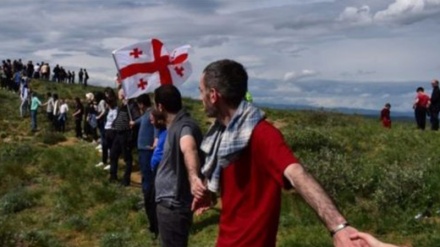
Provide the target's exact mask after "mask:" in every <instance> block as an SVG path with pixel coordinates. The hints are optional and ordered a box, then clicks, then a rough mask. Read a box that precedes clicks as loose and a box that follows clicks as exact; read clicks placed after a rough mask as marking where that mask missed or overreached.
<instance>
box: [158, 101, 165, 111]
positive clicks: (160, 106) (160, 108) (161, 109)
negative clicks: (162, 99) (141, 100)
mask: <svg viewBox="0 0 440 247" xmlns="http://www.w3.org/2000/svg"><path fill="white" fill-rule="evenodd" d="M157 110H159V111H160V112H163V110H164V109H163V106H162V104H161V103H158V104H157Z"/></svg>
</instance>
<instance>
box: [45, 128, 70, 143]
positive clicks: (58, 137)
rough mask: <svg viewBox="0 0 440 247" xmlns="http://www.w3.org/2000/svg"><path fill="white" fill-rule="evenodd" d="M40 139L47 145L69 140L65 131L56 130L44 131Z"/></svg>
mask: <svg viewBox="0 0 440 247" xmlns="http://www.w3.org/2000/svg"><path fill="white" fill-rule="evenodd" d="M40 139H41V142H42V143H44V144H47V145H55V144H57V143H60V142H64V141H66V140H67V139H66V137H65V136H64V134H63V133H59V132H54V131H47V132H43V134H42V135H41V136H40Z"/></svg>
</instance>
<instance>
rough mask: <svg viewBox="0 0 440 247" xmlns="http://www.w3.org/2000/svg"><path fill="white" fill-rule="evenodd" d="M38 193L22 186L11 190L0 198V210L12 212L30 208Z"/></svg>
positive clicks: (4, 212) (6, 212) (34, 202)
mask: <svg viewBox="0 0 440 247" xmlns="http://www.w3.org/2000/svg"><path fill="white" fill-rule="evenodd" d="M38 197H39V195H38V193H31V192H29V191H28V190H26V189H24V188H19V189H16V190H13V191H11V192H9V193H7V194H6V195H4V196H3V197H2V198H1V199H0V211H1V212H2V213H3V214H12V213H17V212H20V211H22V210H24V209H27V208H30V207H32V206H34V205H35V204H36V201H37V198H38Z"/></svg>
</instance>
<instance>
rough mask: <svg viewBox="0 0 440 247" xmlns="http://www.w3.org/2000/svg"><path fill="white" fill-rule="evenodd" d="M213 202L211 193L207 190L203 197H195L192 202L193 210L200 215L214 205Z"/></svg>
mask: <svg viewBox="0 0 440 247" xmlns="http://www.w3.org/2000/svg"><path fill="white" fill-rule="evenodd" d="M212 202H213V201H212V199H211V193H210V192H208V191H207V192H206V193H205V194H204V195H203V196H202V197H201V198H195V197H194V199H193V202H192V204H191V211H193V212H194V214H195V215H196V216H199V215H201V214H203V213H204V212H205V211H207V210H209V209H210V208H211V207H212V206H213V203H212Z"/></svg>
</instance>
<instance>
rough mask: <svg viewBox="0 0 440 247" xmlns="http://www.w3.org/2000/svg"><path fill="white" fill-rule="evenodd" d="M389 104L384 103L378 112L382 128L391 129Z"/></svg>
mask: <svg viewBox="0 0 440 247" xmlns="http://www.w3.org/2000/svg"><path fill="white" fill-rule="evenodd" d="M390 109H391V104H390V103H386V104H385V106H384V107H383V109H382V111H381V112H380V121H381V122H382V126H383V127H385V128H391V112H390Z"/></svg>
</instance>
